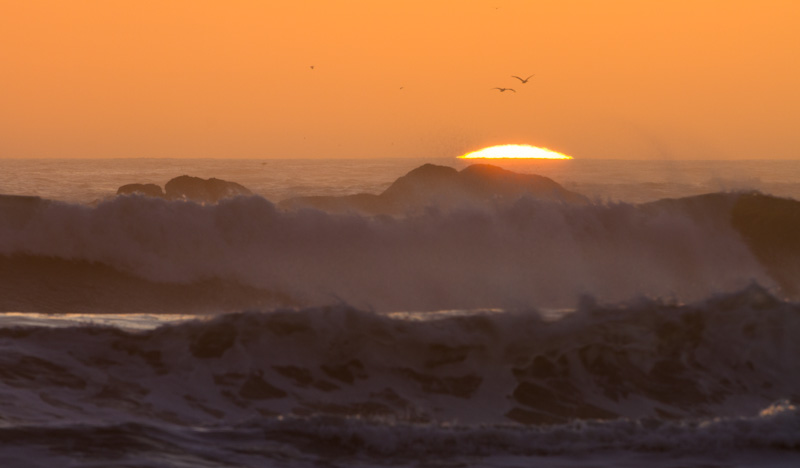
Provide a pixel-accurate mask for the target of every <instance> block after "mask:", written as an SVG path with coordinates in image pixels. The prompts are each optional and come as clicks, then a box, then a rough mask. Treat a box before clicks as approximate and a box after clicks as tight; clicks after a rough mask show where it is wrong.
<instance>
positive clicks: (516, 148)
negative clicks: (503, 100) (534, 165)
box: [459, 145, 572, 159]
mask: <svg viewBox="0 0 800 468" xmlns="http://www.w3.org/2000/svg"><path fill="white" fill-rule="evenodd" d="M459 158H460V159H572V156H567V155H566V154H562V153H559V152H557V151H553V150H549V149H547V148H539V147H536V146H531V145H498V146H490V147H488V148H483V149H481V150H478V151H473V152H471V153H467V154H465V155H463V156H459Z"/></svg>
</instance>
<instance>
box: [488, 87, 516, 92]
mask: <svg viewBox="0 0 800 468" xmlns="http://www.w3.org/2000/svg"><path fill="white" fill-rule="evenodd" d="M492 89H499V90H500V92H501V93H504V92H506V91H514V92H515V93H516V92H517V90H516V89H514V88H492Z"/></svg>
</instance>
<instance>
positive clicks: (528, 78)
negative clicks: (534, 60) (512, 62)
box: [511, 75, 534, 84]
mask: <svg viewBox="0 0 800 468" xmlns="http://www.w3.org/2000/svg"><path fill="white" fill-rule="evenodd" d="M533 77H534V75H531V76H529V77H527V78H525V79H524V80H523V79H522V78H520V77H518V76H516V75H511V78H516V79H518V80H519V81H521V82H522V84H525V83H527V82H528V80H530V79H531V78H533Z"/></svg>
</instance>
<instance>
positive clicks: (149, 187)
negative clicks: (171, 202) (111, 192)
mask: <svg viewBox="0 0 800 468" xmlns="http://www.w3.org/2000/svg"><path fill="white" fill-rule="evenodd" d="M133 193H140V194H142V195H147V196H148V197H162V198H163V197H164V191H163V190H162V189H161V187H160V186H158V185H156V184H127V185H123V186H122V187H120V188H118V189H117V195H129V194H133Z"/></svg>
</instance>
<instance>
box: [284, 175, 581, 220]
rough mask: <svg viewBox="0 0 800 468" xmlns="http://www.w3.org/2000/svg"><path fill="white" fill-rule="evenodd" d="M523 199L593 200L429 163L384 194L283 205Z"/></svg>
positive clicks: (359, 206)
mask: <svg viewBox="0 0 800 468" xmlns="http://www.w3.org/2000/svg"><path fill="white" fill-rule="evenodd" d="M523 196H529V197H534V198H537V199H541V200H550V201H559V202H566V203H577V204H585V203H588V202H589V200H588V199H587V198H586V197H585V196H583V195H580V194H578V193H575V192H571V191H569V190H567V189H565V188H564V187H562V186H561V185H559V184H558V183H556V182H555V181H553V180H552V179H549V178H547V177H543V176H539V175H534V174H519V173H516V172H512V171H508V170H505V169H502V168H500V167H497V166H492V165H489V164H474V165H471V166H469V167H467V168H465V169H463V170H461V171H460V172H459V171H458V170H456V169H454V168H452V167H447V166H437V165H434V164H425V165H423V166H420V167H418V168H416V169H414V170H412V171H411V172H409V173H408V174H406V175H404V176H402V177H400V178H399V179H397V180H396V181H395V182H394V183H393V184H392V185H391V186H389V188H387V189H386V190H385V191H384V192H383V193H381V194H380V195H374V194H367V193H362V194H357V195H348V196H344V197H298V198H291V199H289V200H284V201H283V202H281V206H282V207H284V208H317V209H321V210H325V211H331V212H347V211H355V212H362V213H367V214H403V213H408V212H414V211H418V210H420V209H424V208H426V207H429V206H438V207H443V208H448V207H457V206H459V205H462V204H467V203H476V202H478V203H480V202H513V201H514V200H516V199H518V198H520V197H523Z"/></svg>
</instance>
